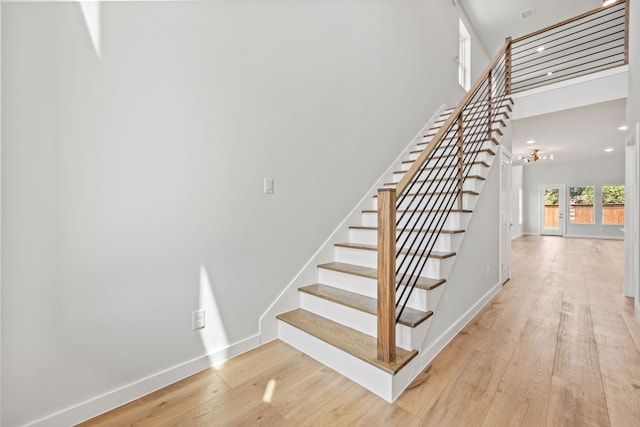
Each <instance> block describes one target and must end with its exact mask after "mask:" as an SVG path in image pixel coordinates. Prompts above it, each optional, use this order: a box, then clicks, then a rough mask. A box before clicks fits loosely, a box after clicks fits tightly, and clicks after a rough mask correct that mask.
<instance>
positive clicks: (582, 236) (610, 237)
mask: <svg viewBox="0 0 640 427" xmlns="http://www.w3.org/2000/svg"><path fill="white" fill-rule="evenodd" d="M564 237H570V238H572V239H601V240H624V236H591V235H584V234H565V235H564Z"/></svg>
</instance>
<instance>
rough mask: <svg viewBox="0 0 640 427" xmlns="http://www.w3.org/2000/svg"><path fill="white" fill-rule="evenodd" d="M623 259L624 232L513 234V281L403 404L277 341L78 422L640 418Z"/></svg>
mask: <svg viewBox="0 0 640 427" xmlns="http://www.w3.org/2000/svg"><path fill="white" fill-rule="evenodd" d="M623 258H624V257H623V242H621V241H608V240H591V239H570V238H559V237H539V236H525V237H523V238H520V239H517V240H515V241H514V242H513V245H512V275H511V276H512V277H511V280H509V281H508V282H507V284H506V285H505V286H504V287H503V289H502V290H501V291H500V293H498V295H497V296H496V297H495V298H494V299H493V300H492V301H490V303H489V304H487V305H486V306H485V307H484V308H483V309H482V310H481V311H480V313H478V315H477V316H476V317H474V319H472V320H471V322H469V324H468V325H467V326H465V328H464V329H463V330H462V331H461V332H460V333H459V334H458V335H457V336H456V337H455V338H454V339H453V340H452V341H451V343H449V345H447V346H446V347H445V349H444V350H443V351H442V352H441V353H440V354H439V355H438V356H437V357H436V358H435V359H434V360H433V362H432V363H431V364H430V365H429V366H428V367H427V368H425V370H424V371H423V372H422V373H420V375H418V377H417V378H416V379H415V380H414V382H413V383H412V384H411V386H410V388H409V389H407V390H406V391H405V392H404V393H403V394H402V395H401V396H400V397H399V398H398V399H397V400H396V402H395V403H388V402H386V401H384V400H382V399H380V398H378V397H377V396H375V395H373V394H372V393H370V392H368V391H367V390H365V389H363V388H362V387H360V386H359V385H357V384H355V383H353V382H351V381H349V380H348V379H346V378H344V377H343V376H341V375H339V374H338V373H336V372H334V371H332V370H331V369H329V368H327V367H325V366H323V365H322V364H320V363H319V362H317V361H315V360H313V359H311V358H310V357H308V356H306V355H304V354H302V353H300V352H298V351H297V350H295V349H293V348H292V347H290V346H288V345H287V344H285V343H283V342H281V341H274V342H272V343H269V344H267V345H264V346H262V347H259V348H257V349H255V350H252V351H250V352H248V353H245V354H243V355H241V356H238V357H236V358H233V359H231V360H229V361H227V362H225V363H224V364H222V365H220V366H216V367H215V368H212V369H208V370H206V371H203V372H201V373H199V374H196V375H194V376H192V377H189V378H187V379H185V380H183V381H180V382H178V383H176V384H173V385H171V386H169V387H166V388H165V389H162V390H159V391H158V392H155V393H152V394H150V395H148V396H145V397H143V398H141V399H139V400H137V401H135V402H132V403H130V404H128V405H125V406H122V407H121V408H118V409H116V410H114V411H111V412H109V413H107V414H104V415H102V416H100V417H97V418H95V419H93V420H90V421H88V422H86V423H83V424H82V425H83V426H85V427H93V426H131V425H136V426H154V427H155V426H160V427H163V426H167V427H168V426H212V425H215V426H218V425H220V426H244V425H258V426H260V425H269V426H300V425H313V426H325V425H326V426H347V425H349V426H387V425H391V426H418V425H419V426H429V425H437V426H448V425H485V426H502V425H518V426H520V425H531V426H558V425H576V426H582V425H584V426H592V425H593V426H608V425H611V426H638V425H640V351H639V346H638V343H639V342H640V319H638V317H636V316H635V315H634V313H633V306H632V304H633V301H632V300H630V299H628V298H625V297H624V296H622V280H623V276H622V274H623ZM445 291H446V289H445ZM270 384H271V386H269V385H270ZM270 387H271V389H272V391H273V393H272V394H270V395H269V396H267V393H265V391H266V390H268V389H269V388H270Z"/></svg>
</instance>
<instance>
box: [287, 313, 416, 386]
mask: <svg viewBox="0 0 640 427" xmlns="http://www.w3.org/2000/svg"><path fill="white" fill-rule="evenodd" d="M276 317H277V318H278V319H279V320H281V321H283V322H286V323H288V324H290V325H291V326H294V327H296V328H298V329H300V330H302V331H304V332H306V333H308V334H310V335H312V336H314V337H316V338H318V339H319V340H322V341H324V342H326V343H327V344H330V345H332V346H334V347H336V348H338V349H340V350H342V351H344V352H346V353H348V354H350V355H352V356H354V357H357V358H358V359H360V360H362V361H364V362H367V363H369V364H371V365H373V366H375V367H377V368H380V369H382V370H384V371H386V372H388V373H390V374H392V375H395V374H396V373H397V372H398V371H400V369H402V367H403V366H405V365H406V364H407V363H409V361H411V359H413V358H414V357H416V355H417V354H418V352H417V351H416V350H412V351H407V350H405V349H403V348H400V347H396V359H395V360H394V361H393V362H391V363H386V362H383V361H380V360H378V357H377V354H378V350H377V348H378V343H377V340H376V339H375V338H374V337H372V336H369V335H367V334H363V333H362V332H359V331H356V330H355V329H351V328H349V327H347V326H344V325H341V324H340V323H336V322H333V321H331V320H329V319H325V318H324V317H322V316H318V315H317V314H313V313H310V312H308V311H306V310H303V309H297V310H293V311H289V312H287V313H282V314H279V315H278V316H276Z"/></svg>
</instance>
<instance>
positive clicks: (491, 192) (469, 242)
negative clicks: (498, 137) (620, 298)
mask: <svg viewBox="0 0 640 427" xmlns="http://www.w3.org/2000/svg"><path fill="white" fill-rule="evenodd" d="M509 126H510V122H507V127H509ZM502 147H503V146H502V145H501V146H500V149H502ZM499 156H500V150H497V152H496V158H494V161H493V162H492V164H491V167H490V168H489V171H488V174H487V176H486V178H487V179H486V181H485V183H484V186H483V189H482V191H481V192H480V196H478V200H477V202H476V209H474V213H473V214H472V215H471V218H470V221H469V224H468V227H467V229H466V231H465V235H464V238H463V240H462V242H461V244H460V247H459V248H458V251H457V253H456V257H455V260H454V263H453V266H452V268H451V271H450V273H449V275H448V277H447V283H446V284H445V286H443V287H442V288H443V290H442V293H441V295H439V296H438V300H437V302H435V304H436V307H435V308H434V309H433V312H434V315H433V316H432V317H433V318H432V319H431V323H430V329H429V331H428V333H427V334H426V336H425V339H424V342H423V344H422V346H421V348H420V352H419V354H418V358H419V359H420V363H419V364H417V365H416V366H419V368H418V370H417V372H414V373H413V374H415V376H417V375H418V374H419V373H420V372H421V371H422V370H423V369H425V368H426V367H427V366H428V365H429V364H430V363H431V362H432V361H433V359H434V358H435V357H436V356H437V355H438V353H440V352H441V351H442V350H443V349H444V348H445V347H446V345H447V344H448V343H449V342H451V340H452V339H453V338H454V337H455V336H456V335H457V334H458V333H460V332H461V331H462V330H463V329H464V327H465V326H466V325H467V324H468V323H469V322H470V321H471V320H472V319H473V317H474V316H475V315H476V314H478V313H479V312H480V310H481V309H482V308H483V307H484V306H485V305H486V304H487V303H489V302H490V301H491V300H492V298H493V297H494V296H495V295H496V294H497V293H498V292H499V291H500V289H501V288H502V283H500V277H499V270H498V269H499V265H500V264H499V262H500V261H499V250H498V247H499V246H496V251H494V252H495V254H497V255H496V260H497V263H493V264H489V266H490V269H491V270H493V271H494V272H495V273H496V274H495V277H494V275H491V274H490V275H489V277H488V276H487V274H486V265H487V264H486V263H484V264H482V266H481V267H482V268H478V267H477V266H476V268H475V270H472V269H470V268H469V265H470V264H471V263H472V262H470V258H475V257H477V256H478V252H479V251H478V248H487V246H488V243H487V238H488V235H491V234H492V232H493V230H490V229H487V221H486V219H487V218H491V217H493V218H496V221H495V231H496V233H494V234H495V242H492V243H495V244H496V245H499V240H498V239H499V233H497V230H498V227H499V221H498V220H497V218H499V215H498V214H499V203H497V202H498V201H499V192H500V179H499V170H500V167H499V165H500V162H499V160H497V158H499ZM489 246H490V244H489ZM482 252H484V253H489V252H491V251H486V250H483V251H482ZM478 277H480V278H481V280H480V279H476V278H478ZM480 281H481V282H483V283H482V285H481V287H482V290H481V292H477V293H476V296H475V297H473V298H470V300H471V301H470V303H469V304H467V305H466V306H464V307H463V308H462V309H461V310H460V311H459V312H458V315H457V316H455V318H454V319H451V318H450V316H448V315H450V313H451V307H450V304H448V305H447V306H443V300H444V302H447V300H446V298H447V297H449V299H455V298H458V297H459V295H453V296H452V294H456V293H460V292H464V290H466V289H469V288H470V287H472V286H474V285H476V282H480ZM443 317H448V318H446V319H444V320H443ZM413 374H412V375H413ZM415 376H413V377H412V378H415Z"/></svg>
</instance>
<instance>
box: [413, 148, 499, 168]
mask: <svg viewBox="0 0 640 427" xmlns="http://www.w3.org/2000/svg"><path fill="white" fill-rule="evenodd" d="M420 154H421V153H411V154H410V155H409V160H415V159H417V158H418V157H419V156H420ZM451 154H452V152H451V151H450V150H447V152H446V155H448V156H449V155H451ZM455 156H457V150H456V151H455V152H453V155H452V156H450V157H440V158H438V159H437V161H436V165H438V166H440V165H445V164H452V163H454V164H455V162H457V157H455ZM464 156H465V157H464V158H465V159H473V157H474V156H475V160H477V161H480V162H487V163H491V162H492V161H493V156H492V155H491V154H489V153H487V152H486V151H480V152H479V153H477V155H475V154H474V153H469V152H465V153H464ZM429 165H432V163H430V164H429ZM411 166H413V163H403V170H407V169H409V168H410V167H411Z"/></svg>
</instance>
